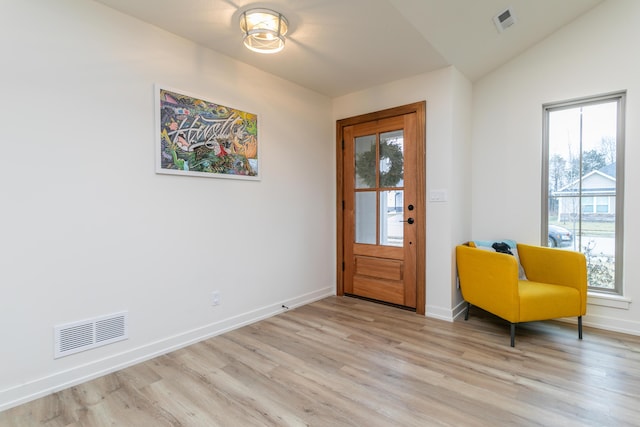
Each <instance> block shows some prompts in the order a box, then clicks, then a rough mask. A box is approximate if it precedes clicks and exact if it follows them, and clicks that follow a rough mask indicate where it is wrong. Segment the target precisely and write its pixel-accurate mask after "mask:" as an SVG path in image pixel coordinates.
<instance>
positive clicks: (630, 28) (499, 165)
mask: <svg viewBox="0 0 640 427" xmlns="http://www.w3.org/2000/svg"><path fill="white" fill-rule="evenodd" d="M639 21H640V2H638V1H635V0H609V1H606V2H604V3H603V4H602V5H600V6H599V7H597V8H595V9H594V10H592V11H591V12H589V13H588V14H586V15H584V16H583V17H581V18H580V19H578V20H576V21H575V22H573V23H572V24H570V25H568V26H567V27H565V28H563V29H561V30H560V31H558V32H557V33H555V34H553V35H552V36H551V37H549V38H548V39H546V40H545V41H543V42H542V43H540V44H538V45H537V46H535V47H534V48H532V49H530V50H529V51H527V52H525V53H524V54H523V55H521V56H519V57H518V58H516V59H514V60H512V61H511V62H509V63H508V64H506V65H504V66H502V67H500V68H499V69H497V70H496V71H494V72H493V73H491V74H490V75H488V76H486V77H484V78H483V79H482V80H480V81H478V82H476V83H475V84H474V92H473V142H472V144H473V148H472V159H473V164H472V171H473V180H472V182H473V206H472V212H473V220H472V231H473V238H477V239H484V238H501V237H512V238H515V239H516V240H518V241H522V242H527V243H533V244H539V243H540V221H541V208H540V192H541V188H540V186H541V167H542V166H541V157H542V154H541V144H542V105H543V104H545V103H549V102H555V101H563V100H568V99H573V98H579V97H585V96H589V95H597V94H602V93H608V92H613V91H619V90H627V116H626V120H627V122H626V124H627V126H626V151H625V154H626V160H625V164H626V166H627V167H626V171H625V175H626V176H625V183H626V189H625V190H626V191H625V223H624V232H625V253H624V257H625V260H626V263H625V268H624V294H625V297H626V299H625V300H623V301H607V300H605V299H602V298H595V297H590V298H589V301H590V304H589V307H588V309H587V316H586V317H585V324H587V325H592V326H598V327H604V328H607V329H613V330H619V331H624V332H630V333H634V334H640V307H638V305H637V304H634V303H635V302H636V301H640V272H638V270H637V269H636V268H635V266H634V261H635V260H637V259H638V257H639V256H640V253H639V252H640V249H639V248H638V246H637V245H635V244H634V243H635V242H636V241H637V240H638V238H639V237H640V228H639V227H640V225H639V224H638V222H637V221H635V215H636V214H635V213H636V212H637V211H638V209H639V208H640V192H639V191H638V188H637V187H636V185H635V183H637V182H640V176H639V175H640V170H639V169H638V168H635V167H634V165H635V164H636V163H638V161H640V151H639V150H640V149H639V146H638V144H637V143H636V142H637V139H638V136H639V129H638V119H637V118H638V114H640V100H639V99H638V94H639V93H640V79H639V78H638V76H640V57H639V56H638V55H637V50H638V46H637V42H638V40H640V26H638V22H639ZM506 35H507V33H505V36H506ZM629 300H630V301H631V302H630V303H629ZM603 304H604V305H603ZM611 305H613V306H618V307H623V308H613V307H608V306H611Z"/></svg>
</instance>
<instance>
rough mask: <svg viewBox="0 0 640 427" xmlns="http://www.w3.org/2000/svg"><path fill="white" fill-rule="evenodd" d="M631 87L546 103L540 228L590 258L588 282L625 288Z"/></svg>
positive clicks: (593, 286)
mask: <svg viewBox="0 0 640 427" xmlns="http://www.w3.org/2000/svg"><path fill="white" fill-rule="evenodd" d="M625 97H626V94H625V93H624V92H622V93H614V94H609V95H602V96H597V97H592V98H585V99H579V100H573V101H567V102H561V103H554V104H547V105H544V106H543V112H544V115H543V117H544V119H543V128H544V141H543V150H542V153H543V161H542V165H543V173H542V177H543V185H542V189H543V194H542V204H543V209H542V228H543V229H542V236H543V239H542V241H543V242H547V245H548V246H554V247H562V248H563V249H568V250H576V251H580V252H582V253H584V254H585V256H586V258H587V276H588V281H589V290H590V291H597V292H607V293H614V294H622V255H623V254H622V248H623V244H622V239H623V232H622V224H623V221H622V213H623V202H624V192H623V189H624V173H623V172H624V117H625V111H624V108H625Z"/></svg>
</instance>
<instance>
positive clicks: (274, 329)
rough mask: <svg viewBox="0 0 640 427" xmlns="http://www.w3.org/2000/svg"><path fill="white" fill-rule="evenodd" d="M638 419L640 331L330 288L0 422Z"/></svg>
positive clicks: (60, 425)
mask: <svg viewBox="0 0 640 427" xmlns="http://www.w3.org/2000/svg"><path fill="white" fill-rule="evenodd" d="M108 425H116V426H243V427H244V426H305V425H310V426H364V425H366V426H372V427H376V426H380V427H383V426H460V425H464V426H488V425H491V426H503V425H504V426H507V425H509V426H512V425H518V426H550V425H554V426H555V425H562V426H615V427H618V426H638V425H640V337H637V336H630V335H625V334H617V333H612V332H605V331H600V330H595V329H591V328H586V327H585V333H584V339H583V340H578V338H577V330H576V326H575V325H573V324H570V323H564V322H553V321H551V322H533V323H527V324H522V325H518V328H517V333H516V347H515V348H512V347H510V346H509V327H508V324H507V323H506V322H504V321H503V320H501V319H499V318H496V317H495V316H492V315H490V314H488V313H486V312H483V311H482V310H479V309H476V308H472V310H471V317H470V319H469V321H463V320H459V321H455V322H443V321H439V320H435V319H429V318H425V317H423V316H418V315H416V314H415V313H412V312H409V311H406V310H402V309H398V308H395V307H390V306H386V305H381V304H375V303H373V302H369V301H364V300H360V299H355V298H348V297H329V298H326V299H323V300H321V301H318V302H315V303H313V304H309V305H306V306H303V307H299V308H297V309H294V310H289V311H287V312H284V313H282V314H281V315H279V316H275V317H272V318H269V319H266V320H263V321H260V322H257V323H254V324H252V325H248V326H245V327H243V328H239V329H237V330H234V331H231V332H228V333H226V334H224V335H220V336H217V337H214V338H211V339H209V340H205V341H203V342H200V343H197V344H194V345H192V346H189V347H187V348H184V349H181V350H178V351H175V352H172V353H169V354H166V355H164V356H160V357H157V358H154V359H152V360H149V361H146V362H143V363H140V364H138V365H135V366H132V367H130V368H127V369H123V370H121V371H118V372H115V373H113V374H110V375H106V376H104V377H101V378H98V379H96V380H93V381H89V382H87V383H85V384H80V385H78V386H75V387H71V388H69V389H66V390H62V391H60V392H58V393H54V394H52V395H50V396H46V397H44V398H41V399H38V400H35V401H33V402H30V403H27V404H25V405H21V406H18V407H16V408H12V409H9V410H7V411H4V412H2V413H0V426H2V427H5V426H7V427H14V426H15V427H22V426H29V427H31V426H46V427H80V426H108Z"/></svg>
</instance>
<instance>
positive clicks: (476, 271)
mask: <svg viewBox="0 0 640 427" xmlns="http://www.w3.org/2000/svg"><path fill="white" fill-rule="evenodd" d="M517 250H518V255H519V258H520V263H521V264H522V267H523V268H524V271H525V274H526V276H527V277H526V278H527V280H520V279H519V278H518V261H517V259H516V258H515V257H514V256H512V255H508V254H503V253H499V252H494V251H488V250H483V249H479V248H475V247H471V246H467V245H460V246H457V247H456V263H457V267H458V278H459V280H460V290H461V291H462V297H463V298H464V299H465V301H466V302H467V310H466V313H465V320H467V319H469V308H470V307H471V305H475V306H477V307H480V308H482V309H483V310H486V311H488V312H490V313H492V314H495V315H496V316H498V317H501V318H503V319H505V320H507V321H508V322H510V323H511V347H514V345H515V326H516V324H518V323H520V322H531V321H536V320H547V319H556V318H561V317H573V316H577V317H578V337H579V338H580V339H582V316H584V315H585V314H586V310H587V263H586V260H585V257H584V255H583V254H581V253H579V252H573V251H567V250H561V249H552V248H546V247H542V246H530V245H523V244H518V245H517Z"/></svg>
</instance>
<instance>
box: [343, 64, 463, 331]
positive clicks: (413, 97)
mask: <svg viewBox="0 0 640 427" xmlns="http://www.w3.org/2000/svg"><path fill="white" fill-rule="evenodd" d="M423 100H426V101H427V121H426V144H427V147H426V148H427V150H426V156H427V159H426V160H427V161H426V165H427V175H426V181H427V194H428V193H429V191H430V190H434V189H435V190H446V191H447V193H448V200H447V201H446V202H429V201H428V199H427V212H426V217H427V224H426V234H427V236H426V315H427V316H430V317H436V318H440V319H445V320H452V318H453V316H454V315H455V313H454V307H455V306H456V305H457V304H458V303H459V302H460V301H461V297H460V295H459V292H458V291H457V290H456V289H455V284H454V283H455V274H453V272H454V271H455V261H454V260H455V258H454V257H453V248H454V247H455V245H456V244H457V243H459V241H460V239H461V238H462V237H461V236H462V235H466V236H468V235H469V234H470V232H469V230H470V227H469V223H470V221H469V217H468V209H469V206H468V205H469V202H468V200H470V199H471V197H470V186H469V185H468V184H469V177H470V172H469V168H468V167H467V166H468V165H469V160H468V155H469V154H468V153H469V141H470V138H469V136H470V127H469V125H468V123H470V105H471V84H470V83H469V81H468V80H467V79H466V78H464V77H463V76H462V75H461V74H460V73H459V72H458V71H457V70H456V69H455V68H453V67H448V68H444V69H441V70H438V71H435V72H432V73H428V74H422V75H418V76H415V77H412V78H409V79H405V80H399V81H396V82H393V83H390V84H386V85H381V86H378V87H374V88H371V89H368V90H364V91H361V92H357V93H353V94H350V95H346V96H343V97H339V98H335V99H334V100H333V118H334V121H335V120H339V119H344V118H348V117H353V116H357V115H360V114H365V113H370V112H374V111H379V110H383V109H386V108H391V107H397V106H400V105H405V104H410V103H413V102H419V101H423ZM458 165H462V167H459V166H458ZM463 211H464V212H463Z"/></svg>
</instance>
